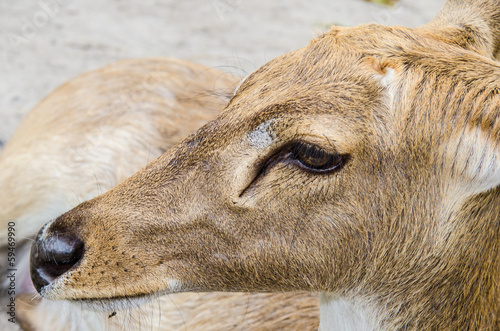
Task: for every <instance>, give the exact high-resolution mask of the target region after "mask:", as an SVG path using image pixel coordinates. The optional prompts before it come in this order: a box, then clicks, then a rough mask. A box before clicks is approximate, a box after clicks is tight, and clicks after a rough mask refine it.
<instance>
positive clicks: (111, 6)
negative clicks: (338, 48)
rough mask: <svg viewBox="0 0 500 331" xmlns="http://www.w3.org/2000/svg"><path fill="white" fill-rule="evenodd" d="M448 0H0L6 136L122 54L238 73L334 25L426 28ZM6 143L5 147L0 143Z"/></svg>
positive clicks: (0, 111)
mask: <svg viewBox="0 0 500 331" xmlns="http://www.w3.org/2000/svg"><path fill="white" fill-rule="evenodd" d="M443 3H444V0H419V1H416V0H402V1H401V2H400V3H398V4H397V5H396V6H394V7H387V6H382V5H377V4H374V3H369V2H366V1H362V0H350V1H341V0H310V1H298V0H293V1H292V0H289V1H269V0H253V1H243V0H187V1H173V0H172V1H161V0H129V1H124V0H122V1H120V0H86V1H76V0H16V1H1V2H0V38H1V45H2V46H1V47H0V141H3V142H5V141H7V140H8V138H9V137H10V136H11V135H12V133H13V132H14V130H15V128H16V126H17V125H18V123H19V122H20V120H21V118H22V117H23V116H24V115H25V114H26V113H27V112H28V111H29V110H30V109H31V108H32V107H33V106H34V105H35V104H36V103H37V102H38V101H40V100H41V99H42V98H43V97H44V96H45V95H47V94H48V93H50V91H52V90H53V89H54V88H56V87H57V86H58V85H60V84H62V83H63V82H65V81H66V80H68V79H70V78H71V77H74V76H76V75H78V74H80V73H82V72H85V71H88V70H92V69H96V68H99V67H101V66H103V65H105V64H107V63H110V62H112V61H115V60H118V59H125V58H137V57H154V56H168V57H177V58H183V59H188V60H192V61H196V62H200V63H203V64H205V65H209V66H213V67H218V68H221V69H223V70H227V71H230V72H233V73H236V74H239V75H241V76H245V75H246V74H248V73H249V72H251V71H253V70H255V69H256V68H258V67H259V66H261V65H262V64H264V63H265V62H267V61H269V60H270V59H271V58H273V57H276V56H278V55H280V54H283V53H285V52H288V51H290V50H294V49H297V48H300V47H302V46H305V45H307V43H308V41H309V40H310V39H311V38H312V37H314V36H315V35H317V34H319V33H320V32H321V31H324V30H325V29H326V28H327V27H328V26H329V25H332V24H335V25H344V26H353V25H358V24H362V23H372V22H376V23H380V24H385V25H405V26H410V27H415V26H419V25H421V24H424V23H426V22H428V21H429V20H430V19H431V18H432V17H433V15H434V14H435V13H436V12H437V11H438V10H439V8H440V7H441V5H442V4H443ZM0 144H1V143H0Z"/></svg>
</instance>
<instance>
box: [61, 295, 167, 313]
mask: <svg viewBox="0 0 500 331" xmlns="http://www.w3.org/2000/svg"><path fill="white" fill-rule="evenodd" d="M159 297H160V295H159V294H144V295H137V296H123V297H111V298H99V299H75V300H68V301H69V302H70V303H72V304H74V305H76V306H78V307H79V308H82V309H86V310H90V311H94V312H99V313H108V312H116V311H123V310H130V309H134V308H139V307H141V306H143V305H146V304H148V303H151V302H153V301H155V300H156V299H158V298H159Z"/></svg>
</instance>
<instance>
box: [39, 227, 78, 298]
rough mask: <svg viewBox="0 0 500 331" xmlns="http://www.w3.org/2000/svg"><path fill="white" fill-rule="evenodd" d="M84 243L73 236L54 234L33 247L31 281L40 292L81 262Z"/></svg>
mask: <svg viewBox="0 0 500 331" xmlns="http://www.w3.org/2000/svg"><path fill="white" fill-rule="evenodd" d="M83 253H84V244H83V242H82V241H81V240H80V239H79V238H78V237H77V236H75V235H73V234H60V233H54V234H53V235H51V236H50V237H45V238H43V239H42V238H40V236H39V238H38V239H37V240H36V241H35V242H34V243H33V246H32V247H31V261H30V262H31V267H30V269H31V279H32V281H33V284H34V285H35V288H36V289H37V291H38V292H40V290H41V289H42V288H43V287H44V286H46V285H48V284H49V283H50V282H52V281H53V280H54V279H55V278H57V277H59V276H61V275H62V274H64V273H65V272H66V271H68V270H69V269H71V268H72V267H73V266H74V265H75V264H77V263H78V261H80V260H81V258H82V257H83Z"/></svg>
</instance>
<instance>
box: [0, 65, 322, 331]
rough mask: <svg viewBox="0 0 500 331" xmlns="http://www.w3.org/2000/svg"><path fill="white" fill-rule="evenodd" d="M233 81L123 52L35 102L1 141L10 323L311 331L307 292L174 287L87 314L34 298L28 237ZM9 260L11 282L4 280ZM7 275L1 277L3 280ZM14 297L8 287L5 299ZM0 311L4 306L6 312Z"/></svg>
mask: <svg viewBox="0 0 500 331" xmlns="http://www.w3.org/2000/svg"><path fill="white" fill-rule="evenodd" d="M240 80H241V79H240V78H239V77H236V76H233V75H231V74H228V73H224V72H221V71H219V70H216V69H213V68H208V67H205V66H202V65H198V64H194V63H190V62H188V61H183V60H176V59H169V58H151V59H135V60H122V61H119V62H117V63H113V64H110V65H107V66H105V67H104V68H101V69H98V70H95V71H91V72H88V73H85V74H82V75H80V76H78V77H76V78H73V79H71V80H70V81H68V82H66V83H65V84H63V85H62V86H61V87H59V88H57V89H56V90H55V91H54V92H52V93H51V94H50V95H48V96H47V97H46V98H45V99H43V100H42V101H41V102H40V103H39V104H38V105H37V106H35V108H34V109H33V110H32V111H31V112H29V114H28V115H27V116H26V117H25V118H24V119H23V121H22V122H21V124H20V126H19V127H18V129H17V131H16V133H15V134H14V136H13V137H12V138H11V139H10V140H9V141H8V143H7V144H6V146H5V147H4V148H3V149H2V150H0V233H1V235H0V251H1V252H2V254H3V253H6V252H7V251H8V250H7V247H9V246H8V241H7V238H8V235H7V231H9V230H8V229H9V228H12V229H13V230H12V231H15V239H16V246H15V251H14V253H15V265H14V267H15V268H12V266H9V265H7V264H6V262H7V260H3V259H2V261H0V266H1V268H0V274H1V275H2V282H1V284H0V285H1V286H0V290H1V292H2V295H1V296H0V297H1V298H2V307H3V308H2V315H3V316H9V317H10V316H11V315H6V314H5V311H4V309H5V307H7V304H8V303H10V302H4V299H5V298H7V300H9V297H13V298H15V306H14V308H15V309H13V310H14V311H15V319H12V320H13V321H15V322H16V324H13V323H10V322H8V321H6V319H4V318H2V320H1V323H0V329H2V330H3V329H6V330H14V328H15V327H16V326H19V327H20V328H22V329H23V330H36V331H46V330H51V331H54V330H81V331H83V330H88V331H93V330H103V329H106V330H123V329H126V330H143V329H148V330H181V329H186V330H207V329H213V330H231V329H234V328H241V329H245V330H256V329H278V328H280V327H285V328H289V329H301V330H313V329H314V328H315V327H316V328H317V325H318V324H319V316H318V315H319V307H318V299H317V298H316V296H314V295H313V294H310V293H254V294H248V293H178V294H172V295H168V296H163V297H159V298H158V299H157V300H154V301H152V302H150V303H149V304H146V305H144V306H141V307H140V308H138V309H135V310H130V311H127V312H108V313H104V312H92V311H83V310H81V309H80V308H79V307H76V306H74V305H71V304H67V303H65V302H61V301H50V300H46V299H44V298H41V297H39V296H36V295H35V294H34V293H36V290H35V289H34V287H33V285H32V283H31V278H30V268H29V253H30V247H31V243H32V241H33V238H34V237H35V236H36V233H37V232H38V229H39V228H40V227H41V226H43V225H44V223H45V222H46V218H47V217H49V218H50V217H57V216H59V215H60V214H63V213H64V212H66V211H68V210H70V209H71V208H73V207H75V206H76V205H78V204H79V203H80V202H82V201H85V200H88V199H91V198H93V197H95V196H97V195H99V194H101V193H103V192H106V191H107V190H109V189H111V188H112V187H114V186H115V185H117V184H118V183H120V182H122V181H124V180H125V179H126V178H128V177H130V176H131V175H132V174H133V173H134V172H136V171H138V170H140V169H141V168H142V167H144V166H145V165H146V164H147V163H148V161H152V160H154V159H156V158H157V157H159V156H160V155H161V154H162V153H163V152H165V151H166V150H168V149H169V148H170V147H172V146H173V145H175V144H177V143H179V142H180V141H181V140H182V139H184V138H185V137H187V136H188V134H189V133H192V132H193V131H195V130H196V129H197V128H199V127H201V126H202V125H203V124H205V123H206V122H208V121H209V120H211V119H213V118H215V117H216V115H217V114H218V113H219V112H220V111H221V109H222V108H223V106H224V105H225V103H227V101H228V98H229V97H230V96H231V94H232V92H233V91H234V89H235V88H236V85H237V84H238V82H239V81H240ZM9 269H15V276H16V278H15V280H14V283H15V285H16V286H15V288H10V282H5V280H6V279H7V276H8V270H9ZM7 280H8V279H7ZM14 294H15V296H14ZM7 313H9V311H7Z"/></svg>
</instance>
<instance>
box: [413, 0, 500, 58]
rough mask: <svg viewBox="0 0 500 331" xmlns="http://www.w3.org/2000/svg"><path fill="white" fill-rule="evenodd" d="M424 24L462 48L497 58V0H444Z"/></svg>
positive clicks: (499, 17)
mask: <svg viewBox="0 0 500 331" xmlns="http://www.w3.org/2000/svg"><path fill="white" fill-rule="evenodd" d="M423 28H424V29H426V28H428V29H432V32H433V33H438V34H439V35H440V36H441V37H443V38H444V39H445V40H448V41H449V42H451V43H454V44H457V45H460V46H462V47H463V48H465V49H470V50H474V51H476V52H478V53H481V54H484V55H486V56H489V57H492V58H496V59H500V0H447V1H446V3H445V4H444V6H443V8H441V10H440V11H439V13H438V14H437V15H436V17H435V18H434V19H433V20H432V21H431V22H430V23H429V24H428V25H426V26H424V27H423Z"/></svg>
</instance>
